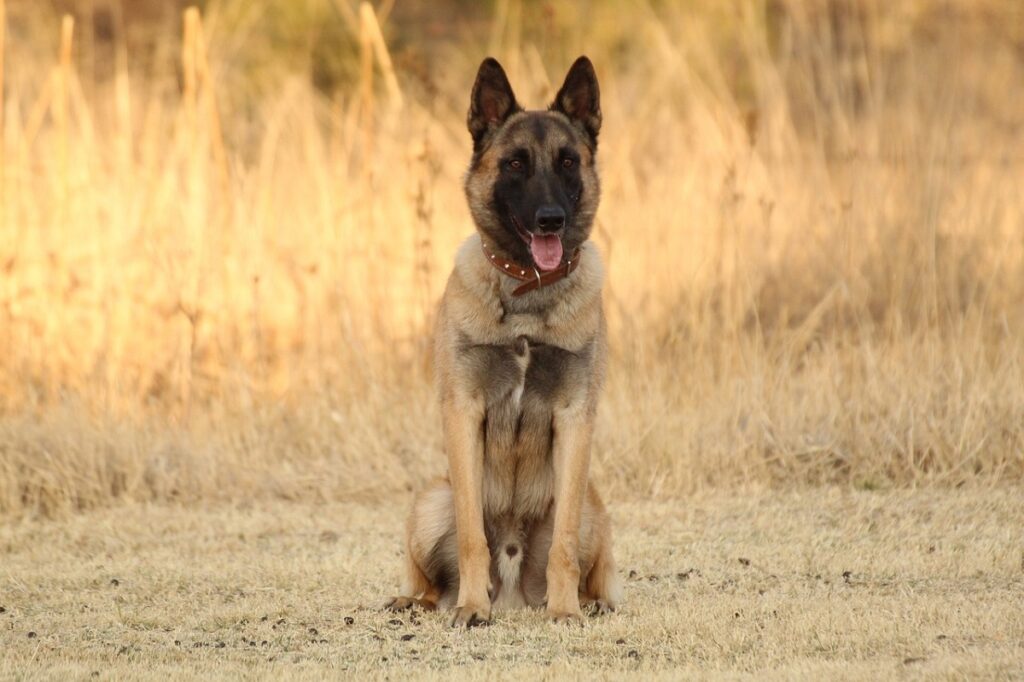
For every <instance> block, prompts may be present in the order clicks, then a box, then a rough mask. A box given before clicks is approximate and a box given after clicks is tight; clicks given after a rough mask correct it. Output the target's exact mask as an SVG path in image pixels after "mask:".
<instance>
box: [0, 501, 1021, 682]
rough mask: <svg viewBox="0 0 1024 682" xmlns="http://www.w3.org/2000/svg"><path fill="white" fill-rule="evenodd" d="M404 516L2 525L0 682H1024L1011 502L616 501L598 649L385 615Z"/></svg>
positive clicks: (216, 516) (329, 510)
mask: <svg viewBox="0 0 1024 682" xmlns="http://www.w3.org/2000/svg"><path fill="white" fill-rule="evenodd" d="M407 504H408V498H407V497H403V498H401V499H397V498H389V499H388V500H387V501H386V502H385V503H383V504H382V503H375V504H372V505H362V504H358V503H343V504H328V505H309V504H289V503H281V502H278V503H274V504H271V505H266V504H263V503H257V504H255V505H249V506H245V507H234V508H229V507H208V508H200V509H184V508H180V507H169V506H165V505H133V506H129V507H125V508H123V509H121V510H118V511H97V512H90V513H88V514H84V515H75V516H72V517H70V518H68V519H65V520H63V521H61V522H53V521H25V522H21V523H17V524H8V525H5V526H3V527H0V560H2V563H3V575H2V576H0V586H2V588H0V606H2V607H3V608H4V611H3V613H0V647H2V650H3V652H4V655H3V658H2V662H0V677H15V678H19V679H69V678H75V679H79V678H89V677H90V676H91V675H92V674H93V672H94V671H95V672H96V673H98V677H99V678H100V679H108V678H117V679H154V678H168V677H170V678H179V677H189V676H202V677H203V678H213V679H216V678H225V679H226V678H238V677H242V676H244V677H247V678H252V677H257V678H273V679H322V678H323V677H324V676H346V677H347V676H353V675H355V676H358V677H360V678H363V677H370V678H374V679H376V678H380V679H383V678H385V677H387V678H389V679H404V678H417V679H435V678H436V679H440V678H447V677H448V676H450V675H451V674H452V673H453V672H455V671H457V672H458V674H459V676H460V677H464V678H466V679H485V678H486V679H493V678H495V677H497V678H499V679H523V678H524V676H528V677H532V678H536V679H564V678H570V679H572V678H576V679H594V677H595V676H596V677H598V678H602V677H608V678H615V679H621V678H623V677H626V678H633V679H679V678H680V677H681V676H682V677H691V676H693V677H700V678H701V679H707V678H722V679H735V678H738V677H741V678H746V677H756V678H757V679H764V678H766V677H767V678H784V679H821V678H822V677H828V678H830V679H882V678H891V677H906V676H910V677H920V676H924V677H938V678H970V679H981V678H1002V679H1006V678H1012V677H1015V676H1020V675H1021V674H1024V664H1022V661H1024V645H1022V642H1024V620H1022V619H1021V618H1020V614H1021V612H1022V610H1024V565H1022V560H1024V545H1022V544H1021V537H1020V532H1019V531H1020V528H1021V527H1024V507H1022V506H1021V504H1020V496H1019V490H1016V489H1006V488H994V489H988V488H978V487H968V488H964V489H961V490H956V491H937V490H928V491H900V492H890V493H878V492H851V491H849V490H848V489H846V488H843V489H837V488H822V489H819V490H816V491H811V492H804V493H796V492H793V493H783V494H780V493H777V492H767V491H763V490H753V489H746V490H743V491H740V492H737V493H736V494H726V493H721V492H718V493H714V494H707V495H698V496H695V497H693V498H690V499H685V500H684V499H675V500H671V501H665V502H649V501H635V502H628V501H621V500H618V501H616V503H615V504H613V505H612V507H611V509H612V515H613V517H614V521H615V526H616V542H617V554H618V558H619V562H620V566H621V569H622V571H623V572H624V574H626V575H628V576H629V577H628V579H627V580H626V596H625V600H624V604H623V606H622V608H621V609H620V611H619V612H617V613H616V614H612V615H610V616H606V617H601V618H595V619H591V620H590V621H588V623H587V624H586V626H585V627H584V628H582V629H575V628H565V627H556V626H553V625H552V624H550V623H548V622H547V620H546V619H545V618H544V616H543V614H542V613H541V612H535V611H516V612H507V613H500V614H498V615H497V617H496V619H495V622H494V624H493V625H492V626H491V627H489V628H480V629H474V630H470V631H463V630H451V629H449V628H448V627H447V619H446V618H445V617H444V616H443V615H440V614H420V615H417V616H415V617H410V616H408V615H403V616H400V617H396V616H395V615H394V614H390V613H385V612H381V611H378V610H376V609H375V608H372V607H374V606H376V605H378V604H379V603H380V602H381V601H382V600H383V599H384V598H385V597H386V596H388V595H389V594H390V590H391V589H393V587H394V586H395V585H396V584H397V580H398V574H399V567H400V561H399V547H400V542H401V541H400V533H401V519H402V515H403V513H404V511H405V508H406V507H407ZM30 633H34V635H32V634H30Z"/></svg>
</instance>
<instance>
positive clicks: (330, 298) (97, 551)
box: [0, 0, 1024, 679]
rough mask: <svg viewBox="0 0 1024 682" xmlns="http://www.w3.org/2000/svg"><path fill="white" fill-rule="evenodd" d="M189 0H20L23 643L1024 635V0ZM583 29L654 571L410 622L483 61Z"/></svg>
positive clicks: (393, 650)
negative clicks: (586, 606) (574, 604)
mask: <svg viewBox="0 0 1024 682" xmlns="http://www.w3.org/2000/svg"><path fill="white" fill-rule="evenodd" d="M198 5H199V7H198V8H196V9H194V10H188V8H187V5H186V3H184V2H181V1H179V0H168V1H159V2H158V1H156V0H130V1H129V0H51V1H48V2H39V1H37V0H0V606H2V607H3V608H4V609H5V610H4V611H3V612H0V645H2V651H3V654H2V657H0V677H13V678H16V679H21V678H26V679H34V678H36V677H43V678H54V679H65V678H67V677H76V678H86V677H90V676H91V675H92V673H93V671H97V672H99V675H100V676H101V677H104V676H110V677H118V678H122V677H124V678H148V677H157V676H161V677H166V676H168V675H171V676H175V677H187V676H197V675H202V676H204V677H205V676H211V677H213V676H217V675H221V676H224V677H239V676H259V677H270V678H276V677H282V676H285V675H294V676H296V677H309V678H320V677H322V676H324V675H334V674H338V675H340V674H341V673H342V672H346V671H347V672H350V673H354V672H359V673H360V674H369V673H374V674H377V675H380V676H385V675H386V676H390V677H391V678H396V677H400V676H402V675H406V674H408V675H415V674H416V671H417V670H418V669H416V668H412V667H409V666H410V665H411V664H412V663H414V662H415V663H416V664H417V665H420V666H425V667H426V669H429V670H431V671H434V672H436V673H437V674H438V675H439V676H445V675H447V674H450V673H451V672H452V671H451V670H450V669H448V668H446V666H447V665H449V664H455V665H458V666H459V667H458V671H459V673H460V675H463V676H466V677H468V678H471V679H472V678H475V677H480V678H483V677H485V676H486V677H492V676H495V675H500V674H504V675H507V676H509V677H511V676H512V675H516V676H522V675H523V674H529V675H533V676H535V677H542V676H544V675H550V676H577V677H590V676H592V675H594V674H595V673H598V672H603V673H604V674H607V675H608V676H610V677H619V676H626V675H629V674H632V675H635V676H636V677H638V678H644V679H647V678H651V677H657V674H661V675H662V676H664V677H665V678H674V677H676V676H678V675H680V674H686V673H689V674H691V675H695V676H701V677H704V676H715V675H718V676H721V677H735V676H744V675H755V674H756V675H757V676H758V677H760V676H762V673H765V672H766V671H772V673H773V674H774V675H775V676H777V677H781V678H790V677H809V678H821V677H851V678H863V679H869V678H870V679H876V678H879V677H945V678H973V677H995V678H1005V677H1020V676H1024V669H1022V666H1021V660H1024V650H1022V640H1024V630H1022V620H1021V618H1020V617H1019V616H1018V615H1015V614H1019V613H1020V612H1021V611H1022V609H1024V602H1022V599H1021V594H1022V593H1024V591H1022V587H1024V586H1022V578H1024V565H1022V561H1024V557H1022V555H1021V553H1022V549H1024V547H1022V537H1024V518H1022V506H1024V505H1022V503H1021V499H1022V497H1024V495H1022V488H1021V484H1022V482H1024V303H1022V302H1024V191H1022V190H1021V187H1022V179H1024V135H1022V134H1021V131H1022V130H1024V4H1021V3H1019V2H1015V1H1013V0H1005V1H1004V0H943V1H942V2H930V1H925V0H905V1H902V2H887V1H886V0H806V1H801V0H751V1H746V0H735V1H733V0H730V1H729V2H710V1H708V2H702V1H699V0H686V1H684V2H660V1H656V0H650V1H649V2H639V3H627V2H617V1H614V0H609V1H606V2H598V1H594V2H589V3H578V4H577V3H539V2H537V3H535V2H523V1H520V0H495V1H494V2H481V3H464V2H455V1H454V0H453V1H451V2H440V1H439V2H431V3H426V2H414V1H413V0H400V1H398V2H393V1H390V0H382V1H381V2H374V3H372V4H371V3H361V4H360V3H356V2H354V0H304V1H303V2H291V1H289V0H259V1H253V0H206V1H204V2H199V3H198ZM582 53H586V54H588V55H589V56H590V57H591V59H592V60H593V61H594V63H595V65H596V67H597V71H598V76H599V79H600V82H601V94H602V109H603V113H604V126H603V128H602V133H601V149H600V154H599V157H600V167H601V177H602V185H603V199H602V205H601V209H600V211H599V213H598V220H597V225H596V229H595V241H596V242H597V244H598V245H599V247H600V249H601V250H602V253H603V256H604V259H605V262H606V264H607V270H608V280H607V283H606V291H605V302H606V309H607V313H608V317H609V331H610V343H611V357H610V367H609V376H608V382H607V386H606V390H605V393H604V396H603V402H602V404H601V407H600V412H599V420H598V434H597V438H596V443H595V451H594V456H593V460H592V461H593V473H594V476H595V478H596V479H597V481H598V482H599V484H600V486H601V489H602V491H604V492H605V497H606V498H608V499H609V500H610V508H611V511H612V515H613V518H614V519H615V522H616V524H617V528H616V535H617V545H618V547H619V550H618V553H619V554H620V555H621V564H622V566H623V570H624V571H627V572H628V571H631V570H632V571H636V576H635V577H634V578H631V579H630V580H629V581H628V589H627V601H626V604H625V606H624V608H623V610H622V612H621V613H620V614H617V615H615V616H612V617H609V618H604V619H600V620H598V621H594V622H592V623H590V624H589V625H588V626H587V628H585V629H584V630H581V631H578V632H577V631H568V630H565V631H562V630H555V629H552V628H550V627H548V626H547V624H546V623H543V622H542V620H543V619H542V617H541V616H540V615H539V614H536V613H522V614H511V615H506V616H503V617H501V618H500V619H499V620H498V622H497V623H496V624H495V625H494V626H493V627H492V628H490V629H488V630H485V631H483V632H475V631H474V632H472V633H463V634H459V635H456V634H452V633H449V632H447V631H446V630H445V629H444V628H443V627H442V620H441V619H440V618H439V617H436V616H423V617H421V618H420V619H419V620H420V621H421V622H420V623H419V624H412V623H410V622H409V621H408V618H406V617H402V618H399V619H398V620H400V621H401V623H400V624H394V623H391V622H389V621H391V619H392V618H394V617H393V616H385V615H383V614H380V613H377V612H375V611H372V610H368V609H367V608H366V607H367V606H369V605H371V604H375V603H376V602H377V601H378V599H379V598H382V597H383V596H384V595H386V594H387V593H388V592H390V591H391V590H392V589H393V588H394V587H395V584H396V581H397V577H398V567H399V564H398V561H397V551H398V547H399V542H398V538H399V533H400V530H401V516H402V512H403V510H404V509H405V508H407V505H408V500H409V497H408V493H409V491H410V490H413V489H415V488H416V487H418V486H419V485H421V484H422V483H423V482H424V481H425V480H427V479H428V478H429V477H431V476H433V475H436V474H438V473H440V472H441V471H442V470H443V466H444V455H443V452H442V449H441V437H440V418H439V414H438V408H437V405H436V403H435V396H434V392H433V389H432V385H431V361H430V357H429V348H430V328H431V323H432V320H433V314H434V313H433V310H434V306H435V305H436V302H437V300H438V298H439V296H440V293H441V291H442V288H443V286H444V281H445V278H446V276H447V274H448V272H449V270H450V267H451V264H452V258H453V254H454V251H455V248H456V246H457V245H458V244H459V243H460V242H461V240H462V239H464V238H465V237H466V236H467V235H468V234H470V233H471V232H472V230H473V226H472V224H471V221H470V218H469V214H468V210H467V208H466V206H465V201H464V198H463V196H462V189H461V182H462V173H463V171H464V168H465V166H466V164H467V162H468V158H469V151H470V141H469V135H468V133H467V132H466V130H465V112H466V108H467V106H468V97H469V89H470V87H471V84H472V78H473V75H474V73H475V69H476V67H477V65H478V64H479V62H480V60H481V59H482V57H483V56H485V55H487V54H491V55H494V56H496V57H497V58H498V59H500V60H501V62H502V63H503V64H504V65H505V67H506V69H507V70H508V72H509V75H510V77H511V80H512V83H513V85H514V87H515V89H516V92H517V94H518V96H519V97H520V99H521V100H522V101H523V102H524V103H526V104H527V105H529V106H532V107H541V106H545V105H546V104H547V103H548V102H549V101H550V99H551V98H552V96H553V92H554V87H556V86H557V84H558V82H559V80H560V77H561V75H562V74H563V73H564V70H565V69H566V68H567V66H568V65H569V64H570V63H571V61H572V59H573V58H575V57H576V56H577V55H578V54H582ZM932 548H934V549H932ZM741 558H742V559H749V563H740V561H739V560H740V559H741ZM690 569H695V571H694V572H690V573H687V571H689V570H690ZM846 571H849V572H850V573H849V575H848V576H846V577H845V578H844V572H846ZM113 581H116V584H115V583H114V582H113ZM346 615H348V616H351V617H352V618H353V619H354V622H353V623H352V624H351V625H348V624H346V622H345V621H344V617H345V616H346ZM264 617H266V620H262V619H263V618H264ZM281 619H283V621H282V622H281V623H280V624H279V623H278V621H279V620H281ZM275 626H277V627H275ZM310 628H314V629H316V631H317V634H313V633H312V632H311V630H310ZM29 632H34V633H35V635H34V636H32V637H30V636H29V634H28V633H29ZM409 634H411V635H413V638H412V639H411V640H408V641H403V640H402V636H403V635H409ZM314 639H315V640H316V642H313V641H312V640H314ZM321 640H326V641H324V642H321ZM619 640H622V643H619ZM176 641H177V642H180V644H175V642H176ZM264 641H265V642H266V644H264V643H263V642H264ZM251 642H255V644H251ZM445 647H447V648H445ZM631 652H635V653H631ZM385 658H386V659H387V660H384V659H385Z"/></svg>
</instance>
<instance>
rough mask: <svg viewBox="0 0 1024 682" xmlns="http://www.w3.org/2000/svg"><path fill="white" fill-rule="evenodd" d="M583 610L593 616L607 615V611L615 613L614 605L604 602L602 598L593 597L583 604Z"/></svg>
mask: <svg viewBox="0 0 1024 682" xmlns="http://www.w3.org/2000/svg"><path fill="white" fill-rule="evenodd" d="M582 606H583V611H584V612H585V613H586V614H587V615H588V616H590V617H591V618H593V617H594V616H607V615H608V614H609V613H615V607H614V606H612V605H611V604H609V603H608V602H606V601H605V600H603V599H594V600H593V601H588V602H587V603H585V604H583V605H582Z"/></svg>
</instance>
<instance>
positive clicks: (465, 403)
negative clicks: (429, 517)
mask: <svg viewBox="0 0 1024 682" xmlns="http://www.w3.org/2000/svg"><path fill="white" fill-rule="evenodd" d="M441 410H442V412H443V415H442V417H443V421H444V439H445V449H446V450H447V451H448V470H449V475H450V477H451V484H452V494H453V496H454V500H455V532H456V535H457V539H458V552H459V599H458V601H457V602H456V607H455V615H454V616H453V617H452V622H451V624H452V627H460V626H465V627H473V626H474V625H484V624H486V623H487V622H488V621H489V620H490V618H491V599H490V596H489V594H488V592H489V589H490V587H489V585H490V563H491V555H490V551H489V550H488V548H487V537H486V536H485V535H484V512H483V501H482V500H483V464H484V442H483V422H484V410H485V408H484V401H483V397H482V396H481V397H473V396H469V395H465V394H464V392H462V391H460V390H458V389H453V390H452V391H451V392H450V393H448V394H447V395H445V396H444V398H443V399H442V401H441Z"/></svg>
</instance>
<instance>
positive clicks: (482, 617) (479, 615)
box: [451, 605, 491, 628]
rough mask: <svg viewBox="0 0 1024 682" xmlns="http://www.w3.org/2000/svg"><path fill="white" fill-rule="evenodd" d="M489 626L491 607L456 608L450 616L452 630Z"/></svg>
mask: <svg viewBox="0 0 1024 682" xmlns="http://www.w3.org/2000/svg"><path fill="white" fill-rule="evenodd" d="M490 624H491V607H490V605H487V606H486V607H477V606H457V607H455V613H454V614H452V622H451V626H452V627H453V628H474V627H477V626H478V625H490Z"/></svg>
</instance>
